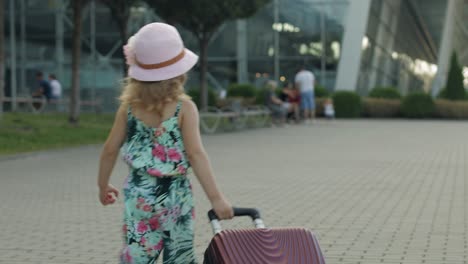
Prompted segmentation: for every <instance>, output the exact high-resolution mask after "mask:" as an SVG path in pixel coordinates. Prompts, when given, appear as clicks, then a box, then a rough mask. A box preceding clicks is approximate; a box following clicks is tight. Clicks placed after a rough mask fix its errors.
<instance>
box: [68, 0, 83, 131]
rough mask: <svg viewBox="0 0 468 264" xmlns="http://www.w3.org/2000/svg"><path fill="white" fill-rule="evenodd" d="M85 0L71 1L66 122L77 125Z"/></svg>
mask: <svg viewBox="0 0 468 264" xmlns="http://www.w3.org/2000/svg"><path fill="white" fill-rule="evenodd" d="M86 3H87V0H73V33H72V34H73V35H72V85H71V94H70V116H69V119H68V121H69V122H70V123H72V124H78V122H79V116H80V56H81V31H82V30H81V29H82V25H81V21H82V11H83V7H84V6H85V5H86Z"/></svg>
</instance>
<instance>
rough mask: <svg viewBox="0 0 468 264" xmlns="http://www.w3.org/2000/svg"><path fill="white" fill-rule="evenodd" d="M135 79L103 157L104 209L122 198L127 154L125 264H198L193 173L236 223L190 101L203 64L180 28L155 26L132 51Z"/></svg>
mask: <svg viewBox="0 0 468 264" xmlns="http://www.w3.org/2000/svg"><path fill="white" fill-rule="evenodd" d="M124 52H125V55H126V59H127V64H129V69H128V76H129V77H128V79H127V80H126V82H125V85H124V90H123V92H122V95H121V96H120V101H121V106H120V108H119V110H118V111H117V113H116V117H115V122H114V125H113V127H112V130H111V132H110V134H109V136H108V139H107V141H106V143H105V144H104V148H103V150H102V153H101V157H100V166H99V176H98V186H99V199H100V202H101V203H102V204H103V205H109V204H113V203H115V201H116V199H117V197H118V195H119V191H118V190H117V189H116V188H115V187H114V186H112V185H111V184H110V183H109V178H110V175H111V172H112V170H113V168H114V165H115V162H116V159H117V156H118V153H119V149H121V152H122V154H123V158H124V161H125V162H126V163H127V164H128V166H129V169H130V174H129V176H128V177H127V178H126V180H125V183H124V188H123V193H124V206H125V208H124V225H123V233H124V248H123V250H122V253H121V260H120V261H121V263H156V260H157V259H158V257H159V255H160V253H161V251H162V250H164V256H163V263H165V264H170V263H173V264H179V263H184V264H185V263H196V258H195V254H194V244H193V236H194V233H193V228H194V208H193V207H194V202H193V199H192V188H191V183H190V181H189V179H188V177H187V174H188V172H189V169H190V168H193V171H194V173H195V175H196V176H197V178H198V180H199V182H200V184H201V186H202V187H203V189H204V191H205V193H206V195H207V197H208V199H209V200H210V202H211V205H212V207H213V209H214V212H215V213H216V215H217V216H218V217H219V218H221V219H230V218H232V217H233V209H232V206H231V204H230V203H229V202H228V201H227V200H226V198H225V197H224V195H223V194H222V193H221V191H220V190H219V188H218V187H217V185H216V181H215V177H214V174H213V171H212V168H211V165H210V162H209V158H208V155H207V154H206V152H205V150H204V148H203V145H202V142H201V138H200V132H199V115H198V110H197V108H196V106H195V104H194V103H193V102H192V101H191V100H190V98H189V97H188V96H187V95H185V93H184V88H183V86H184V84H185V81H186V73H187V72H188V71H189V70H190V69H191V68H192V67H193V66H194V65H195V64H196V62H197V60H198V56H197V55H195V54H194V53H192V52H191V51H190V50H188V49H186V48H184V44H183V42H182V39H181V37H180V35H179V33H178V32H177V29H175V28H174V27H172V26H170V25H168V24H164V23H151V24H148V25H146V26H144V27H142V28H141V29H140V30H139V31H138V32H137V33H136V34H135V36H133V37H131V38H130V39H129V41H128V43H127V45H126V46H125V47H124Z"/></svg>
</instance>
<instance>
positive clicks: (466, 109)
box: [435, 100, 468, 119]
mask: <svg viewBox="0 0 468 264" xmlns="http://www.w3.org/2000/svg"><path fill="white" fill-rule="evenodd" d="M435 116H436V117H440V118H450V119H468V102H462V101H458V102H454V101H449V100H436V101H435Z"/></svg>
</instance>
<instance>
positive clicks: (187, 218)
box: [163, 176, 197, 264]
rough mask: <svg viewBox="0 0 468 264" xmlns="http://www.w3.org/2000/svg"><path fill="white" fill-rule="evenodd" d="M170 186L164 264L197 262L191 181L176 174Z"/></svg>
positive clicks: (165, 225) (165, 226)
mask: <svg viewBox="0 0 468 264" xmlns="http://www.w3.org/2000/svg"><path fill="white" fill-rule="evenodd" d="M176 178H177V179H175V180H174V181H173V182H172V183H171V187H170V188H169V193H168V200H167V201H166V205H169V206H168V207H166V209H167V210H168V213H167V219H166V220H167V221H165V224H164V230H165V231H164V253H163V254H164V255H163V263H164V264H179V263H184V264H194V263H197V262H196V257H195V252H194V245H193V233H194V232H193V229H194V221H193V219H194V215H195V214H194V209H193V197H192V190H191V185H190V181H189V180H188V179H187V178H186V177H185V176H176Z"/></svg>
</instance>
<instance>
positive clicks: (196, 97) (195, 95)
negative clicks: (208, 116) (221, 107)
mask: <svg viewBox="0 0 468 264" xmlns="http://www.w3.org/2000/svg"><path fill="white" fill-rule="evenodd" d="M187 94H188V96H190V97H192V101H193V102H194V103H195V104H196V105H197V107H198V109H200V106H201V104H200V103H201V102H200V100H201V97H200V88H191V89H189V90H188V92H187ZM216 97H217V96H216V93H215V91H213V89H211V88H208V106H214V105H216Z"/></svg>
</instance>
